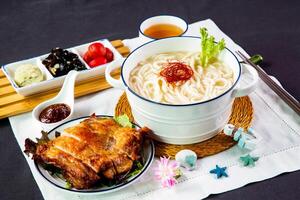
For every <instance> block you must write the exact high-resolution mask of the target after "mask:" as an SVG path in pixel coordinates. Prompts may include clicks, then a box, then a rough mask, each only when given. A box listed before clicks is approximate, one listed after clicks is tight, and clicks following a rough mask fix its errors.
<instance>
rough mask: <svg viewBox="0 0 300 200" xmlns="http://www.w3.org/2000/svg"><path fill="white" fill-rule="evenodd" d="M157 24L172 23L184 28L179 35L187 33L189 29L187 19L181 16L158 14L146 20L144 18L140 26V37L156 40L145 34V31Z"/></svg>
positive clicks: (145, 39)
mask: <svg viewBox="0 0 300 200" xmlns="http://www.w3.org/2000/svg"><path fill="white" fill-rule="evenodd" d="M155 24H172V25H175V26H177V27H179V28H181V29H182V30H183V32H182V34H180V35H178V36H182V35H184V34H185V33H186V31H187V30H188V24H187V23H186V21H184V20H183V19H181V18H180V17H176V16H172V15H158V16H154V17H150V18H148V19H146V20H144V21H143V22H142V23H141V25H140V28H139V37H140V38H142V39H144V41H147V42H149V41H151V40H155V39H156V38H152V37H150V36H148V35H146V34H144V31H145V30H146V29H147V28H149V27H150V26H153V25H155Z"/></svg>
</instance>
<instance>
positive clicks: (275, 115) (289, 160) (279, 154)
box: [9, 20, 300, 200]
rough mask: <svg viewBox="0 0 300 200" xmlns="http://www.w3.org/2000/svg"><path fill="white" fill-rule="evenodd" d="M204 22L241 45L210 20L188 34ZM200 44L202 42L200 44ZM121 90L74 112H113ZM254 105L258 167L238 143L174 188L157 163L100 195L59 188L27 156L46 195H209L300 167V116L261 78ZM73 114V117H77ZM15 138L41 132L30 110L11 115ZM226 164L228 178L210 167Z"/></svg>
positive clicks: (80, 104)
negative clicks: (163, 181) (160, 178)
mask: <svg viewBox="0 0 300 200" xmlns="http://www.w3.org/2000/svg"><path fill="white" fill-rule="evenodd" d="M202 26H204V27H206V28H207V29H208V31H209V32H210V33H212V34H213V35H214V36H215V37H216V39H217V40H219V39H221V38H225V40H226V45H227V47H228V48H230V49H232V50H241V51H242V52H244V53H245V51H243V49H242V48H241V47H239V46H238V45H236V44H235V43H234V42H233V41H232V40H231V39H230V38H229V37H228V36H226V35H225V34H224V33H223V32H222V31H221V30H220V29H219V28H218V27H217V26H216V24H215V23H214V22H213V21H212V20H204V21H200V22H197V23H194V24H191V25H189V31H188V32H187V35H199V28H200V27H202ZM124 42H125V44H126V45H127V46H129V47H130V49H131V50H133V49H134V48H136V47H137V46H139V44H141V42H142V41H141V40H140V39H136V38H135V39H128V40H125V41H124ZM199 46H200V44H199ZM121 94H122V91H121V90H117V89H109V90H106V91H102V92H98V93H95V94H91V95H88V96H85V97H81V98H78V99H76V102H75V110H76V116H77V117H79V116H83V115H90V114H91V113H94V112H95V113H96V114H110V115H113V114H114V113H113V112H114V107H115V105H116V103H117V101H118V98H119V96H120V95H121ZM250 97H251V100H252V102H253V106H254V121H253V126H252V127H253V128H254V129H255V130H256V131H257V132H258V134H260V135H261V137H262V138H263V141H262V142H261V143H260V145H259V146H258V147H257V148H256V149H255V150H254V151H252V152H251V154H252V155H255V156H259V157H260V159H259V161H258V162H256V166H255V167H252V168H248V167H243V166H241V165H240V163H239V162H238V159H239V157H240V156H242V155H245V154H246V153H249V152H248V151H242V150H240V149H239V148H238V147H237V146H235V147H233V148H231V149H229V150H227V151H224V152H222V153H219V154H217V155H214V156H209V157H206V158H203V159H199V160H198V161H197V164H198V165H197V169H196V170H194V171H191V172H190V171H185V170H184V169H183V173H184V175H183V176H182V177H181V178H180V179H179V183H178V184H176V186H175V187H173V188H170V189H166V188H162V187H161V185H160V183H159V182H156V181H155V180H154V179H153V167H154V165H155V162H154V163H153V164H152V166H151V169H150V170H149V171H148V172H147V173H146V174H145V175H144V176H142V177H141V179H139V180H138V181H137V182H136V183H134V184H133V185H131V186H129V187H127V188H124V189H122V190H120V191H118V192H114V193H111V194H105V195H101V196H99V195H97V196H79V195H74V194H70V193H65V192H62V191H59V190H57V189H56V188H54V187H53V186H51V185H49V184H48V183H46V182H45V181H44V180H43V179H42V178H41V177H40V175H39V174H38V173H37V171H36V170H35V168H34V165H33V161H32V160H31V159H29V158H27V156H25V154H24V156H25V157H26V159H27V161H28V164H29V166H30V169H31V171H32V174H33V176H34V178H35V180H36V182H37V184H38V186H39V188H40V190H41V192H42V194H43V196H44V198H45V199H46V200H52V199H56V200H65V199H91V200H92V199H109V200H110V199H111V200H117V199H130V200H132V199H149V200H150V199H151V200H153V199H173V200H176V199H178V200H179V199H183V198H185V199H189V200H194V199H195V200H196V199H197V200H198V199H202V198H205V197H207V196H208V195H210V194H217V193H222V192H225V191H229V190H233V189H236V188H240V187H242V186H244V185H246V184H248V183H252V182H257V181H262V180H265V179H268V178H272V177H274V176H277V175H279V174H281V173H284V172H291V171H295V170H299V169H300V156H299V155H300V117H299V116H298V115H297V114H296V113H295V112H294V111H293V110H292V109H291V108H289V107H288V106H287V105H286V104H285V103H284V102H283V101H282V100H281V99H280V98H279V97H278V96H277V95H276V94H275V93H274V92H273V91H272V90H271V89H270V88H269V87H268V86H267V85H265V84H264V83H263V82H262V81H259V84H258V88H257V90H256V91H255V92H254V93H252V94H251V95H250ZM76 116H75V117H76ZM9 120H10V123H11V126H12V129H13V132H14V134H15V137H16V139H17V141H18V143H19V145H20V148H21V149H22V150H24V140H25V139H26V138H27V137H30V138H35V137H38V136H39V135H40V133H39V130H40V127H39V125H38V124H36V123H35V122H34V120H33V119H32V117H31V113H26V114H22V115H18V116H15V117H10V118H9ZM216 164H218V165H220V166H227V172H228V175H229V177H228V178H221V179H216V178H215V177H214V176H213V175H212V174H210V173H209V170H210V169H212V168H214V167H215V165H216Z"/></svg>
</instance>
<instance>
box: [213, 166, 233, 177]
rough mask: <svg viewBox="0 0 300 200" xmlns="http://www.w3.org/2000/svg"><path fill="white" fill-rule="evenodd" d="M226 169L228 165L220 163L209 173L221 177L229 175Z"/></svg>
mask: <svg viewBox="0 0 300 200" xmlns="http://www.w3.org/2000/svg"><path fill="white" fill-rule="evenodd" d="M226 169H227V167H219V166H218V165H216V168H215V169H212V170H210V171H209V173H211V174H216V175H217V178H221V177H222V176H224V177H228V175H227V173H226V172H225V171H226Z"/></svg>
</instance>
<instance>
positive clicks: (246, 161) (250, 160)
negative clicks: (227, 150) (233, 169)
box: [240, 154, 259, 166]
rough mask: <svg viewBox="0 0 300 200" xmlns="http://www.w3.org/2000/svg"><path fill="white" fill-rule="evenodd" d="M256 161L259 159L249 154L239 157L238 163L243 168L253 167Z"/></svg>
mask: <svg viewBox="0 0 300 200" xmlns="http://www.w3.org/2000/svg"><path fill="white" fill-rule="evenodd" d="M258 159H259V157H252V156H250V155H249V154H247V155H246V156H241V157H240V161H242V163H243V165H244V166H255V162H256V161H258Z"/></svg>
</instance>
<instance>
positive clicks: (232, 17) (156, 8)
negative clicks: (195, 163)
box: [0, 0, 300, 200]
mask: <svg viewBox="0 0 300 200" xmlns="http://www.w3.org/2000/svg"><path fill="white" fill-rule="evenodd" d="M149 2H150V1H149V0H148V1H147V0H143V1H142V0H136V1H130V0H127V1H126V0H98V1H96V0H95V1H91V0H82V1H79V0H65V1H62V0H26V1H21V0H19V1H13V0H7V1H1V3H0V41H1V42H0V64H1V65H2V64H5V63H10V62H14V61H18V60H22V59H25V58H30V57H34V56H37V55H41V54H44V53H47V52H49V50H50V49H51V48H52V47H56V46H61V47H71V46H75V45H79V44H83V43H86V42H90V41H93V40H96V39H99V38H109V39H122V38H131V37H136V36H137V30H138V26H139V24H140V22H141V21H142V20H143V19H145V18H147V17H150V16H153V15H160V14H171V15H177V16H180V17H182V18H184V19H185V20H187V22H188V23H192V22H196V21H199V20H203V19H207V18H211V19H212V20H213V21H214V22H215V23H216V24H217V25H218V26H219V27H220V28H221V30H223V31H224V32H225V33H226V34H227V35H229V36H230V37H231V38H232V39H233V40H234V41H235V42H237V43H238V44H240V45H241V46H242V47H243V48H244V49H245V50H246V51H247V52H248V53H249V54H255V53H260V54H262V55H263V57H264V59H265V62H264V63H263V64H262V66H263V67H264V69H265V70H266V71H267V72H268V73H269V74H271V75H274V76H275V77H277V78H278V79H279V80H280V82H281V83H282V85H283V86H284V88H285V89H286V90H287V91H289V92H290V93H291V94H292V95H293V96H294V97H295V98H296V99H300V87H299V85H300V84H299V83H300V81H299V79H300V39H299V38H300V25H299V24H300V22H299V21H300V1H298V0H295V1H291V0H290V1H274V0H273V1H271V0H270V1H262V0H257V1H240V0H237V1H232V0H231V1H230V0H223V1H216V0H210V1H209V0H195V1H191V0H190V1H188V0H182V1H179V0H164V1H163V0H155V1H151V3H149ZM29 126H30V125H29ZM24 134H26V133H24ZM0 153H1V158H0V199H42V198H43V197H42V195H41V193H40V191H39V189H38V187H37V185H36V183H35V181H34V179H33V177H32V174H31V172H30V170H29V167H28V165H27V163H26V161H25V159H24V157H23V153H22V152H21V151H20V148H19V146H18V144H17V142H16V140H15V138H14V135H13V133H12V130H11V127H10V124H9V121H8V119H3V120H0ZM299 183H300V171H297V172H293V173H286V174H284V175H280V176H278V177H276V178H273V179H269V180H265V181H262V182H259V183H254V184H249V185H247V186H245V187H243V188H240V189H237V190H234V191H230V192H226V193H223V194H219V195H211V196H210V197H209V198H210V199H228V200H229V199H230V200H233V199H249V200H250V199H272V200H274V199H300V184H299Z"/></svg>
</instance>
